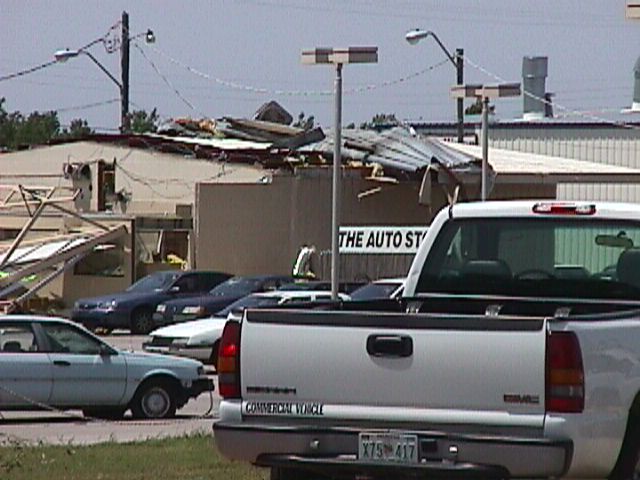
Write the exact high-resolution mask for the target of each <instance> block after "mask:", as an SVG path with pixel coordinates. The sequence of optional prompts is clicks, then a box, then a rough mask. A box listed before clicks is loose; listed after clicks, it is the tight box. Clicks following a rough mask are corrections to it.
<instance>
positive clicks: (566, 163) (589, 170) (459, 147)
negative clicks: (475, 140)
mask: <svg viewBox="0 0 640 480" xmlns="http://www.w3.org/2000/svg"><path fill="white" fill-rule="evenodd" d="M436 141H437V142H438V143H440V144H441V145H443V146H446V147H448V148H449V149H451V150H454V151H456V152H459V153H461V154H464V155H466V156H468V157H470V158H473V159H475V160H476V162H481V161H482V148H481V147H480V146H477V145H467V144H459V143H454V142H445V141H443V140H436ZM489 165H490V167H491V170H492V172H493V173H494V175H496V177H497V178H496V182H498V183H530V184H533V183H538V184H540V183H549V184H553V183H638V182H640V170H639V169H635V168H629V167H621V166H617V165H606V164H602V163H595V162H587V161H584V160H574V159H570V158H564V157H554V156H550V155H539V154H533V153H524V152H517V151H513V150H504V149H499V148H491V147H490V148H489ZM476 176H477V172H476Z"/></svg>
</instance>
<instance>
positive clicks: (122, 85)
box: [54, 12, 156, 133]
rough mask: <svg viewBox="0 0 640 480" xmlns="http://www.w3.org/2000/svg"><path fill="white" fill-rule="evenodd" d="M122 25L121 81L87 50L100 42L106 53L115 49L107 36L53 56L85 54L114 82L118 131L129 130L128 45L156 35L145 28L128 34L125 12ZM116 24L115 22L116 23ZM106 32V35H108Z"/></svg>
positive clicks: (64, 57) (150, 40) (63, 59)
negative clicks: (131, 34)
mask: <svg viewBox="0 0 640 480" xmlns="http://www.w3.org/2000/svg"><path fill="white" fill-rule="evenodd" d="M120 24H121V25H122V41H121V43H120V68H121V78H122V80H121V81H118V79H117V78H116V77H115V76H113V75H112V74H111V72H109V70H107V68H106V67H105V66H104V65H102V63H100V62H99V61H98V59H97V58H96V57H94V56H93V54H92V53H91V52H90V51H89V50H88V48H89V47H91V46H93V45H95V44H96V43H102V44H103V45H104V46H105V48H106V50H107V52H108V53H113V52H114V51H115V49H113V48H110V47H108V46H107V36H106V35H105V36H103V37H101V38H99V39H97V40H94V41H93V42H91V43H89V44H87V45H85V46H84V47H82V48H79V49H77V50H70V49H65V50H58V51H57V52H55V53H54V58H55V59H56V61H57V62H60V63H64V62H66V61H67V60H69V59H70V58H75V57H77V56H78V55H80V54H82V55H86V56H87V57H89V59H90V60H91V61H92V62H93V63H95V64H96V65H97V66H98V68H99V69H100V70H102V71H103V72H104V73H105V74H106V75H107V77H109V79H110V80H111V81H112V82H113V83H115V84H116V85H117V87H118V90H119V91H120V132H121V133H125V132H128V131H129V45H130V42H131V40H135V39H136V38H140V37H143V36H144V37H145V42H146V43H155V41H156V37H155V35H154V33H153V31H152V30H150V29H149V30H147V31H146V32H143V33H139V34H137V35H134V36H130V35H129V14H128V13H127V12H122V20H121V21H120ZM116 25H117V24H116ZM112 30H113V27H112V28H111V29H110V30H109V33H110V32H111V31H112ZM109 33H107V35H109Z"/></svg>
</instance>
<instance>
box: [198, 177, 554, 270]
mask: <svg viewBox="0 0 640 480" xmlns="http://www.w3.org/2000/svg"><path fill="white" fill-rule="evenodd" d="M377 187H380V188H381V189H380V191H378V192H377V193H371V194H370V195H366V196H361V198H359V194H362V193H364V192H371V191H372V189H374V188H377ZM419 188H420V184H419V183H418V182H402V183H400V184H398V185H386V184H381V183H378V182H371V181H367V180H365V179H363V178H362V177H361V176H360V175H359V174H358V173H357V172H356V173H353V174H350V175H347V176H346V177H345V178H343V196H342V202H341V205H342V208H341V222H340V223H341V224H342V225H421V226H422V225H425V224H429V223H430V221H431V219H432V218H433V216H434V214H435V213H436V212H437V211H438V210H439V209H440V207H441V206H443V205H445V204H446V197H445V194H444V193H443V192H442V190H441V189H440V188H434V189H433V190H432V207H431V208H429V207H426V206H423V205H419V204H418V191H419ZM531 197H537V198H554V197H555V186H554V185H540V186H535V185H497V186H496V188H495V190H494V192H493V194H492V198H495V199H508V198H531ZM195 233H196V238H195V250H196V252H195V256H196V266H197V268H203V269H204V268H207V269H209V268H211V269H216V270H223V271H227V272H230V273H233V274H237V275H250V274H263V273H278V274H289V273H291V269H292V266H293V262H294V259H295V257H296V254H297V253H298V250H299V249H300V247H301V246H302V245H303V244H305V243H306V244H311V245H314V246H315V247H316V249H317V251H318V252H320V254H321V255H322V254H323V253H326V252H327V251H330V248H331V177H330V175H329V169H326V170H325V169H322V170H320V169H314V170H312V171H309V172H303V173H300V174H298V175H295V176H284V175H274V177H273V179H272V182H271V183H264V184H255V183H254V184H236V185H224V184H211V183H198V185H197V188H196V213H195ZM356 257H357V256H355V255H349V256H344V261H342V262H341V264H342V271H341V279H342V280H353V279H355V277H358V276H360V277H362V276H366V277H368V278H374V277H376V278H377V277H382V276H390V275H403V274H405V273H406V270H407V268H408V266H409V264H410V261H411V256H407V255H395V256H393V255H379V256H376V257H374V258H364V257H365V256H361V257H360V258H356ZM366 257H373V256H372V255H368V256H366ZM384 257H387V258H384ZM325 262H326V258H322V259H321V263H322V264H325ZM324 277H325V278H326V277H327V276H326V275H325V276H324Z"/></svg>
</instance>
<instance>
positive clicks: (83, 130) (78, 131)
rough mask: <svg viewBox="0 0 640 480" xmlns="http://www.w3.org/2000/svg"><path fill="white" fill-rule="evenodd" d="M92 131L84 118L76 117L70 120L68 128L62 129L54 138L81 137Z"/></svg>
mask: <svg viewBox="0 0 640 480" xmlns="http://www.w3.org/2000/svg"><path fill="white" fill-rule="evenodd" d="M92 133H94V131H93V129H92V128H91V127H89V124H88V123H87V121H86V120H83V119H81V118H76V119H75V120H71V124H70V125H69V129H68V130H67V129H66V128H65V129H63V130H62V132H60V134H59V135H56V138H82V137H86V136H87V135H91V134H92Z"/></svg>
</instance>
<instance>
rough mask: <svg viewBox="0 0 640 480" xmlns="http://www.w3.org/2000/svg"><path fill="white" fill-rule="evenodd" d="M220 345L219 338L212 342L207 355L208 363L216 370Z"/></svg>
mask: <svg viewBox="0 0 640 480" xmlns="http://www.w3.org/2000/svg"><path fill="white" fill-rule="evenodd" d="M219 346H220V340H218V341H217V342H216V343H214V344H213V348H212V349H211V355H210V356H209V364H211V365H213V368H215V369H216V372H217V371H218V347H219Z"/></svg>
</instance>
